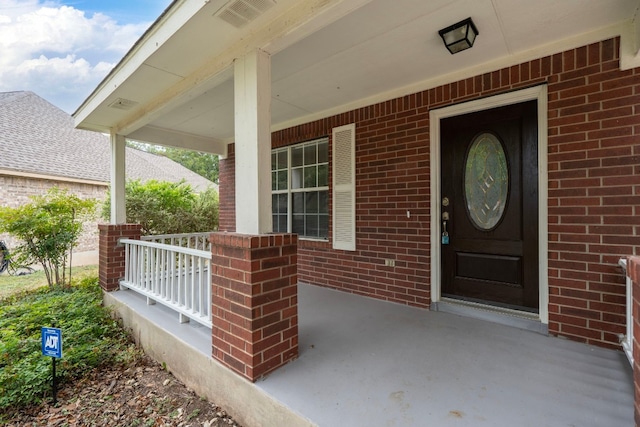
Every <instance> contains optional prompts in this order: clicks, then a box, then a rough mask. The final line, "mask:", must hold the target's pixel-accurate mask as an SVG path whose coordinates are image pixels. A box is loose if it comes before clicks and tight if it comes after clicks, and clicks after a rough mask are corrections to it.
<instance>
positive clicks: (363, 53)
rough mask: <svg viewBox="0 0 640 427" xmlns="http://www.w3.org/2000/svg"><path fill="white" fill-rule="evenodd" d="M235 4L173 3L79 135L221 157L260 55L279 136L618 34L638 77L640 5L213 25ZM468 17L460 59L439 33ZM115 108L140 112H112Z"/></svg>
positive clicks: (455, 7)
mask: <svg viewBox="0 0 640 427" xmlns="http://www.w3.org/2000/svg"><path fill="white" fill-rule="evenodd" d="M233 1H236V0H232V2H233ZM226 4H227V1H226V0H210V1H208V2H205V1H202V0H184V1H180V0H176V1H174V3H173V4H172V5H171V6H169V8H168V9H167V11H166V12H165V13H164V14H163V16H161V17H160V18H159V19H158V21H157V22H156V23H155V24H154V26H153V27H152V28H151V29H150V30H149V31H148V32H147V34H145V35H144V36H143V38H142V39H141V40H140V41H139V42H138V44H137V45H136V46H135V47H134V49H132V51H131V52H129V54H128V55H127V56H126V57H125V58H124V59H123V60H122V62H121V63H120V64H119V65H118V66H117V67H116V69H114V70H113V71H112V73H111V74H110V75H109V76H108V77H107V78H106V79H105V80H104V81H103V82H102V84H101V85H100V86H99V87H98V88H97V89H96V91H95V92H94V93H93V94H92V95H91V97H90V98H88V99H87V100H86V101H85V103H84V104H83V105H82V106H81V107H80V108H79V110H78V111H77V112H76V113H75V114H74V116H75V117H76V123H77V125H78V127H81V128H85V129H92V130H98V131H102V132H108V131H110V130H114V131H116V132H118V133H122V134H124V135H126V136H128V137H129V138H132V139H139V140H146V141H149V142H155V143H160V144H164V145H174V146H182V147H187V148H192V149H198V150H201V151H209V152H216V153H221V154H223V153H224V145H225V144H226V143H227V142H229V141H233V133H234V123H233V121H234V110H233V69H232V67H233V66H232V64H233V58H234V57H237V56H238V55H241V54H242V53H243V52H246V51H248V50H251V49H254V48H261V49H263V50H265V51H267V52H269V53H271V54H272V127H273V128H274V129H279V128H284V127H287V126H290V125H294V124H297V123H304V122H306V121H308V120H312V119H316V118H320V117H325V116H328V115H331V114H335V113H338V112H342V111H347V110H349V109H351V108H354V107H357V106H361V105H367V104H369V103H372V102H376V101H382V100H385V99H390V98H393V97H395V96H400V95H403V94H407V93H411V92H414V91H417V90H423V89H428V88H430V87H434V86H436V85H438V84H442V83H445V82H449V81H455V80H457V79H459V78H462V77H467V76H471V75H475V74H478V73H481V72H486V71H491V70H495V69H498V68H500V67H503V66H506V65H510V64H513V63H518V62H521V61H524V60H528V59H532V58H535V57H539V56H541V55H548V54H551V53H556V52H560V51H562V50H564V49H568V48H571V47H576V46H581V45H584V44H587V43H591V42H595V41H599V40H602V39H604V38H608V37H611V36H615V35H621V34H622V35H623V43H624V44H625V46H626V49H627V50H626V51H625V52H627V55H628V56H629V58H625V59H628V60H629V61H630V63H631V64H632V66H640V59H639V58H638V47H639V45H638V38H639V37H638V35H639V34H640V31H639V30H638V27H639V26H638V23H637V20H638V19H639V17H638V9H639V7H640V0H536V1H531V0H455V1H452V0H429V1H427V0H297V1H296V0H277V4H276V5H275V6H273V7H272V8H270V9H269V10H267V11H266V12H265V13H264V14H263V15H261V16H259V17H258V18H257V19H256V20H254V21H253V22H252V23H251V24H249V25H247V26H245V27H243V28H241V29H237V28H235V27H233V26H232V25H230V24H228V23H226V22H224V21H222V20H221V19H220V18H218V17H216V16H215V14H216V12H217V11H218V10H219V9H220V8H221V7H224V6H225V5H226ZM467 17H471V18H473V20H474V22H475V24H476V26H477V27H478V31H479V36H478V37H477V39H476V44H475V46H474V47H473V48H472V49H469V50H467V51H464V52H461V53H458V54H456V55H451V54H449V52H448V51H447V50H446V49H445V48H444V46H443V44H442V41H441V39H440V37H439V35H438V30H439V29H441V28H444V27H446V26H448V25H451V24H453V23H455V22H458V21H460V20H462V19H464V18H467ZM118 98H122V99H124V100H129V101H134V103H135V104H134V105H133V107H131V108H130V109H128V110H123V109H117V108H113V107H109V105H110V104H112V103H113V102H114V101H115V100H116V99H118Z"/></svg>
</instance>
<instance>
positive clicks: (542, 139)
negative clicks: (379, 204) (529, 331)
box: [429, 85, 549, 324]
mask: <svg viewBox="0 0 640 427" xmlns="http://www.w3.org/2000/svg"><path fill="white" fill-rule="evenodd" d="M532 100H537V101H538V216H539V219H538V222H539V225H538V259H539V270H538V277H539V283H538V287H539V294H540V309H539V318H540V321H541V322H542V323H544V324H548V323H549V274H548V264H549V259H548V253H549V251H548V247H549V238H548V235H549V234H548V229H549V220H548V218H549V217H548V206H547V205H548V203H547V199H548V189H549V185H548V168H547V149H548V148H547V147H548V138H547V136H548V120H547V118H548V115H547V100H548V98H547V85H540V86H535V87H531V88H528V89H523V90H518V91H514V92H508V93H504V94H500V95H495V96H491V97H487V98H482V99H477V100H475V101H469V102H465V103H462V104H456V105H452V106H449V107H443V108H439V109H435V110H431V111H430V112H429V127H430V166H431V191H430V192H431V200H430V203H431V208H430V210H431V212H430V213H431V301H432V302H438V301H440V300H441V296H442V294H441V292H442V290H441V287H440V278H441V271H440V265H441V263H440V221H441V218H440V198H441V194H440V120H442V119H443V118H446V117H452V116H458V115H461V114H466V113H472V112H476V111H482V110H487V109H490V108H495V107H500V106H503V105H509V104H516V103H519V102H525V101H532Z"/></svg>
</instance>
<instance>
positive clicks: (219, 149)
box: [127, 126, 227, 156]
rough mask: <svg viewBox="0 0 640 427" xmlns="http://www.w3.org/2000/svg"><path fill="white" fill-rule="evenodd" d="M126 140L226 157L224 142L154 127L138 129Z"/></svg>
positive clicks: (225, 143) (225, 144)
mask: <svg viewBox="0 0 640 427" xmlns="http://www.w3.org/2000/svg"><path fill="white" fill-rule="evenodd" d="M127 139H130V140H134V141H141V142H147V143H150V144H157V145H164V146H167V147H176V148H185V149H188V150H196V151H201V152H204V153H211V154H218V155H221V156H226V155H227V142H225V141H220V140H217V139H214V138H204V137H201V136H198V135H192V134H188V133H184V132H176V131H173V130H170V129H164V128H159V127H155V126H145V127H143V128H140V129H138V130H137V131H135V132H132V133H130V134H129V135H127Z"/></svg>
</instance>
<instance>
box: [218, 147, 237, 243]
mask: <svg viewBox="0 0 640 427" xmlns="http://www.w3.org/2000/svg"><path fill="white" fill-rule="evenodd" d="M235 168H236V162H235V149H234V145H233V144H230V145H229V153H228V157H227V158H226V159H220V162H219V165H218V177H219V178H218V179H219V182H220V184H221V185H220V186H219V187H218V188H219V190H218V196H219V198H218V201H219V214H220V216H219V218H218V230H220V231H236V215H235V211H236V177H235ZM223 183H224V185H222V184H223Z"/></svg>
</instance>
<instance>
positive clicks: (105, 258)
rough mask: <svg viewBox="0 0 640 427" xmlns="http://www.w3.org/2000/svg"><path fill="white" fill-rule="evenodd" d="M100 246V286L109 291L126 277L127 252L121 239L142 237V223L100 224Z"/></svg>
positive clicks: (115, 287) (114, 288)
mask: <svg viewBox="0 0 640 427" xmlns="http://www.w3.org/2000/svg"><path fill="white" fill-rule="evenodd" d="M98 230H99V232H100V237H99V240H100V248H99V249H98V259H99V266H98V272H99V273H98V274H99V278H100V286H101V287H102V289H103V290H105V291H107V292H111V291H115V290H116V289H118V288H119V287H120V279H121V278H123V277H124V269H125V253H124V246H123V245H120V244H119V243H118V240H120V239H140V235H141V230H142V226H141V225H140V224H99V225H98Z"/></svg>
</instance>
